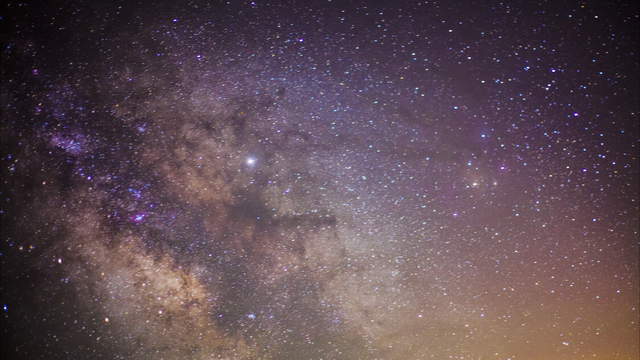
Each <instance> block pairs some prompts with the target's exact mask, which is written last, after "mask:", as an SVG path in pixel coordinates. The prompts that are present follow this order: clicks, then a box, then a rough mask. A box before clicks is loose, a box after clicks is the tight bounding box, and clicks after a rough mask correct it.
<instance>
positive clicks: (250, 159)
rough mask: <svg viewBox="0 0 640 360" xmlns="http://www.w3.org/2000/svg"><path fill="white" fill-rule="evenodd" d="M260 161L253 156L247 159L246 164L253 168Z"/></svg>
mask: <svg viewBox="0 0 640 360" xmlns="http://www.w3.org/2000/svg"><path fill="white" fill-rule="evenodd" d="M257 161H258V159H256V158H254V157H253V156H250V157H248V158H247V160H246V163H247V165H249V166H253V165H255V164H256V162H257Z"/></svg>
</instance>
